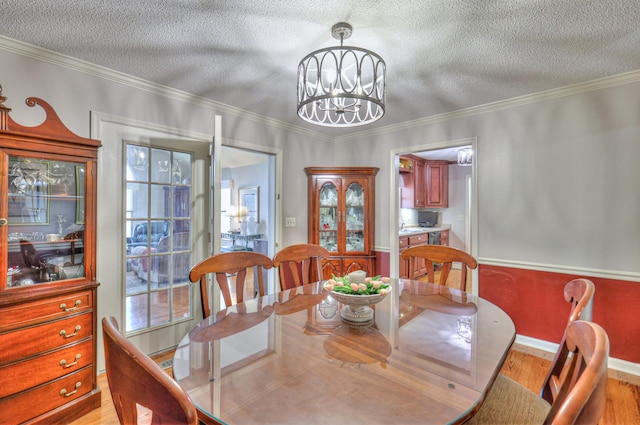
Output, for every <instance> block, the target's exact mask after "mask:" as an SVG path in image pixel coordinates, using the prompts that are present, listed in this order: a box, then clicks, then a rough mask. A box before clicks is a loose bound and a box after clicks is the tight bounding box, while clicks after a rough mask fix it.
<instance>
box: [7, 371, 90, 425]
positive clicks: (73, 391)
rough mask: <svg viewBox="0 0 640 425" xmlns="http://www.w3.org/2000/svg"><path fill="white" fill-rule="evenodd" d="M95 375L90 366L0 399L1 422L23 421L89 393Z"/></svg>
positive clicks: (14, 422)
mask: <svg viewBox="0 0 640 425" xmlns="http://www.w3.org/2000/svg"><path fill="white" fill-rule="evenodd" d="M94 375H95V372H94V370H93V366H89V367H87V368H85V369H82V370H79V371H77V372H75V373H72V374H71V375H67V376H65V377H63V378H61V379H58V380H56V381H53V382H50V383H49V384H47V385H43V386H40V387H37V388H34V389H32V390H29V391H25V392H22V393H19V394H16V395H14V396H11V397H6V398H3V399H0V423H1V424H16V423H21V422H24V421H26V420H29V419H31V418H35V417H36V416H39V415H41V414H43V413H46V412H48V411H50V410H53V409H55V408H56V407H60V406H62V405H63V404H66V403H68V402H70V401H72V400H75V399H77V398H79V397H81V396H83V395H84V394H87V393H89V392H90V391H91V390H92V389H93V377H94Z"/></svg>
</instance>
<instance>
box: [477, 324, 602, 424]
mask: <svg viewBox="0 0 640 425" xmlns="http://www.w3.org/2000/svg"><path fill="white" fill-rule="evenodd" d="M565 336H566V338H565V340H564V344H563V345H562V346H561V347H560V349H566V350H567V351H568V352H570V353H572V354H571V356H569V358H568V359H567V360H566V362H565V363H564V364H562V369H563V370H564V371H563V372H561V373H560V376H562V377H563V379H562V380H561V381H560V382H559V387H558V393H557V396H556V397H555V399H554V400H553V401H552V402H551V403H549V402H547V401H546V400H544V399H543V398H541V397H538V395H537V394H536V393H534V392H533V391H529V390H528V389H527V388H525V387H523V386H522V385H520V384H518V383H517V382H515V381H512V380H508V381H505V383H507V384H508V387H505V388H504V389H505V390H506V391H501V392H500V394H494V393H493V389H491V390H490V393H489V395H488V396H487V398H486V400H485V401H484V403H483V404H482V406H481V407H480V409H479V410H478V412H477V413H476V414H475V415H474V416H473V417H472V418H471V419H470V420H469V421H467V422H466V423H467V424H543V423H544V424H553V425H572V424H578V423H580V424H596V423H598V421H599V420H600V419H601V418H602V414H603V413H604V408H605V404H606V385H607V380H608V376H607V361H608V358H609V338H608V336H607V334H606V332H605V331H604V329H602V327H601V326H599V325H598V324H596V323H593V322H587V321H584V320H575V321H572V322H569V324H568V325H567V328H566V331H565ZM554 366H555V365H553V366H552V368H553V367H554Z"/></svg>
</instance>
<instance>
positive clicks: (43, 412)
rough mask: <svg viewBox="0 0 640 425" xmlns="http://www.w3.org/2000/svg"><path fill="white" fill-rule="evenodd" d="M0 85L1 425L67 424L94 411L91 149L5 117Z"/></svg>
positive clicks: (54, 121)
mask: <svg viewBox="0 0 640 425" xmlns="http://www.w3.org/2000/svg"><path fill="white" fill-rule="evenodd" d="M5 100H6V98H5V97H3V96H2V88H1V87H0V170H1V171H2V172H1V173H0V187H1V188H2V190H1V191H0V199H1V201H0V269H1V270H2V273H0V347H1V348H0V382H1V383H2V385H0V423H1V424H14V423H41V424H54V423H60V424H63V423H68V422H71V421H72V420H74V419H76V418H78V417H80V416H83V415H84V414H86V413H87V412H89V411H91V410H93V409H95V408H97V407H99V406H100V388H99V387H98V385H97V380H96V366H95V365H96V326H97V317H96V306H97V287H98V283H97V282H96V279H95V277H96V269H95V264H96V248H95V247H96V235H95V229H96V177H97V169H96V164H97V154H98V148H99V147H100V146H101V143H100V141H98V140H92V139H85V138H82V137H79V136H77V135H76V134H73V133H72V132H71V131H70V130H69V129H67V128H66V127H65V126H64V124H63V123H62V122H61V121H60V119H59V118H58V116H57V114H56V113H55V111H54V110H53V108H52V107H51V106H49V104H47V103H46V102H44V101H43V100H41V99H37V98H28V99H27V101H26V102H27V105H28V106H32V107H33V106H40V107H41V108H42V109H44V111H45V113H46V118H45V120H44V122H43V123H42V124H40V125H38V126H35V127H24V126H22V125H20V124H17V123H16V122H15V121H13V119H12V118H11V117H10V116H9V112H10V111H11V110H10V109H9V108H8V107H6V106H5V105H4V102H5Z"/></svg>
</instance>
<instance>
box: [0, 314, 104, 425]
mask: <svg viewBox="0 0 640 425" xmlns="http://www.w3.org/2000/svg"><path fill="white" fill-rule="evenodd" d="M92 335H93V315H92V313H91V312H87V313H84V314H81V315H78V316H72V317H68V318H66V319H62V320H57V321H55V322H51V323H46V324H43V325H40V326H33V327H30V328H25V329H21V330H16V331H12V332H6V333H3V334H0V347H2V349H1V350H0V365H1V364H4V363H8V362H14V361H16V360H20V359H22V358H27V357H30V356H34V355H36V354H38V353H43V352H45V351H49V350H53V349H55V348H59V347H63V346H64V345H67V344H71V343H74V342H78V341H81V340H83V339H85V338H88V337H90V336H92ZM0 423H1V422H0Z"/></svg>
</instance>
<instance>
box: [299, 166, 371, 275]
mask: <svg viewBox="0 0 640 425" xmlns="http://www.w3.org/2000/svg"><path fill="white" fill-rule="evenodd" d="M305 172H306V174H307V176H308V192H309V194H308V196H309V199H308V213H309V224H308V240H309V243H312V244H317V245H321V246H323V247H325V248H326V249H327V250H328V251H329V252H330V255H331V256H330V258H329V259H328V260H325V261H324V262H323V276H324V278H325V279H328V278H331V275H332V274H334V275H336V276H344V275H346V274H348V273H351V272H352V271H355V270H365V271H366V272H367V274H368V275H373V274H374V273H375V255H374V252H373V242H374V229H375V214H374V211H375V209H374V208H375V176H376V174H377V173H378V168H375V167H308V168H305Z"/></svg>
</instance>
